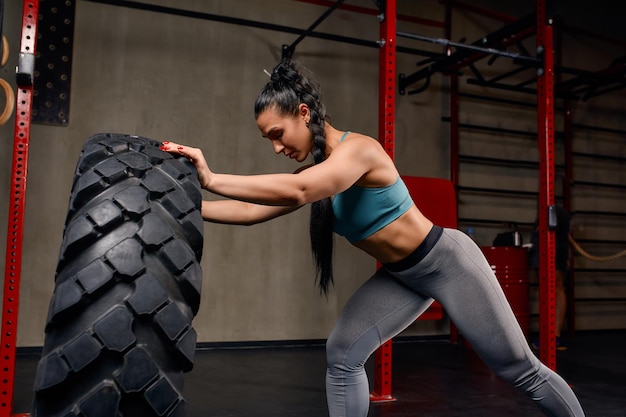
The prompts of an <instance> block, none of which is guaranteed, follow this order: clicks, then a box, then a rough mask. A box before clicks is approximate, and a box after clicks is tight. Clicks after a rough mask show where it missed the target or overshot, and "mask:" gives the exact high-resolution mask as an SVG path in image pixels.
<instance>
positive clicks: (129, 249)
mask: <svg viewBox="0 0 626 417" xmlns="http://www.w3.org/2000/svg"><path fill="white" fill-rule="evenodd" d="M142 255H143V248H142V247H141V244H140V243H139V242H138V241H137V240H135V239H134V238H128V239H125V240H123V241H122V242H120V243H118V244H117V245H115V246H114V247H112V248H111V249H109V250H108V251H107V252H106V255H105V256H106V258H107V260H108V261H109V262H110V263H111V265H113V267H114V268H115V270H116V271H117V272H118V273H119V274H121V275H125V276H128V277H136V276H138V275H139V274H141V273H142V272H143V271H144V269H145V265H144V264H143V261H142Z"/></svg>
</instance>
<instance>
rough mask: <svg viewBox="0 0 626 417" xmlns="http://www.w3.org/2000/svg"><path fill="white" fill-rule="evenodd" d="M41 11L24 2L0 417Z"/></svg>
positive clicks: (11, 373) (7, 382) (7, 393)
mask: <svg viewBox="0 0 626 417" xmlns="http://www.w3.org/2000/svg"><path fill="white" fill-rule="evenodd" d="M38 12H39V0H24V7H23V14H22V16H23V17H22V37H21V47H20V59H19V62H20V64H19V66H18V74H17V75H18V76H17V81H18V90H17V103H16V112H15V130H14V132H15V133H14V138H13V160H12V161H13V162H12V174H11V194H10V206H9V219H8V228H7V247H6V265H5V274H4V294H3V304H2V335H1V339H2V345H1V346H0V373H1V377H0V386H1V389H0V417H9V416H11V415H12V414H11V413H12V406H13V392H14V378H15V353H16V343H17V319H18V310H19V298H20V297H19V292H20V279H21V263H22V243H23V232H24V209H25V202H26V177H27V173H28V145H29V141H30V120H31V109H32V99H33V69H34V59H35V48H36V40H37V19H38ZM25 415H27V414H21V416H25Z"/></svg>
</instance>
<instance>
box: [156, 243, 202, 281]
mask: <svg viewBox="0 0 626 417" xmlns="http://www.w3.org/2000/svg"><path fill="white" fill-rule="evenodd" d="M162 251H163V255H164V256H163V258H164V261H166V262H165V263H166V264H167V266H168V267H169V268H170V270H171V271H172V272H174V273H176V274H178V273H180V272H182V271H184V270H185V269H186V268H187V266H188V265H189V264H190V263H192V262H194V261H195V256H194V254H193V252H192V251H191V249H189V247H188V246H187V245H186V244H184V243H183V242H182V241H181V240H179V239H176V240H172V241H169V242H167V244H166V245H165V246H163V249H162Z"/></svg>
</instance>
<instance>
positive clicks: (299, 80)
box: [254, 59, 333, 294]
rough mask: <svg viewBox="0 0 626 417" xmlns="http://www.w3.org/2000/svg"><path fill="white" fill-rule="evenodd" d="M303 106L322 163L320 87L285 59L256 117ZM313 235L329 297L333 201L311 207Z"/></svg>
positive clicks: (257, 107) (258, 104) (316, 155)
mask: <svg viewBox="0 0 626 417" xmlns="http://www.w3.org/2000/svg"><path fill="white" fill-rule="evenodd" d="M307 75H308V76H307ZM301 103H304V104H306V105H307V106H308V107H309V110H310V112H311V119H310V123H309V130H310V131H311V133H312V134H313V162H314V163H315V164H319V163H320V162H323V161H324V159H325V158H326V135H325V133H324V123H325V122H326V121H328V117H327V116H326V109H325V107H324V104H323V103H322V101H321V94H320V88H319V84H318V83H317V81H316V80H315V78H314V77H313V75H312V74H310V73H309V74H305V68H304V67H302V66H301V65H300V64H299V63H298V62H296V61H294V60H292V59H284V60H282V61H281V62H280V63H279V64H278V65H277V66H276V67H275V68H274V70H273V71H272V74H271V77H270V81H269V82H268V83H267V84H266V85H265V87H263V89H262V90H261V92H260V93H259V96H258V97H257V99H256V102H255V103H254V117H255V118H258V117H259V115H260V114H261V113H263V112H264V111H265V110H267V109H269V108H272V107H273V108H275V109H276V110H277V111H278V112H279V114H281V115H290V116H296V115H297V114H298V106H299V105H300V104H301ZM309 232H310V235H311V249H312V251H313V256H314V258H315V263H316V267H317V271H316V277H317V278H318V279H319V287H320V291H321V292H323V293H324V294H328V288H329V286H330V285H331V284H332V283H333V207H332V204H331V201H330V198H325V199H323V200H319V201H315V202H314V203H313V204H311V220H310V230H309Z"/></svg>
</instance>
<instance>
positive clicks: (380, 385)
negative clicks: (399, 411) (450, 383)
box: [370, 0, 396, 402]
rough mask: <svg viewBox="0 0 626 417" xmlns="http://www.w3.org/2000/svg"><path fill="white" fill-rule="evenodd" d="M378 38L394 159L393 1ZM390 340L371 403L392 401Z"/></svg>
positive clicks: (384, 131)
mask: <svg viewBox="0 0 626 417" xmlns="http://www.w3.org/2000/svg"><path fill="white" fill-rule="evenodd" d="M380 40H381V48H380V55H379V91H378V100H379V101H378V140H379V141H380V143H381V145H382V146H383V148H384V149H385V151H386V152H387V154H388V155H389V156H390V157H391V159H393V158H394V153H395V149H394V141H395V122H396V120H395V116H396V0H387V1H386V2H385V11H384V14H383V16H382V19H381V22H380ZM391 343H392V342H391V340H389V341H387V342H385V344H383V345H382V346H381V347H380V348H378V350H376V353H375V371H374V372H375V376H374V378H375V379H374V390H373V392H372V393H371V395H370V399H371V400H372V401H374V402H381V401H393V400H394V397H393V396H392V395H391V367H392V354H391V353H392V345H391Z"/></svg>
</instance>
